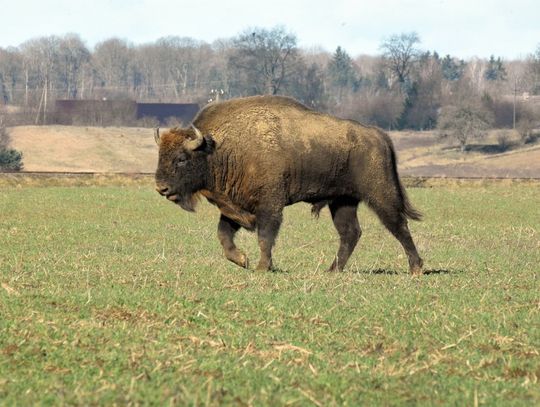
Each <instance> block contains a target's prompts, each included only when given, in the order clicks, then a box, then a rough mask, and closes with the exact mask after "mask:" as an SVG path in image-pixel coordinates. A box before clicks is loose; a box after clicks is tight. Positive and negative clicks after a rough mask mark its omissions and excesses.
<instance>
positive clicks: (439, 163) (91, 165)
mask: <svg viewBox="0 0 540 407" xmlns="http://www.w3.org/2000/svg"><path fill="white" fill-rule="evenodd" d="M10 132H11V136H12V145H13V147H14V148H16V149H18V150H20V151H22V152H23V154H24V168H25V171H52V172H54V171H61V172H107V173H111V172H112V173H114V172H127V173H138V172H145V173H151V172H153V171H154V170H155V168H156V163H157V148H156V145H155V143H154V139H153V135H152V130H151V129H146V128H130V127H76V126H20V127H14V128H11V129H10ZM390 135H391V137H392V139H393V140H394V143H395V146H396V150H397V152H398V159H399V169H400V173H401V174H402V175H407V176H425V177H431V176H443V177H444V176H446V177H509V178H512V177H524V178H529V177H532V178H540V144H538V143H537V144H535V145H532V146H528V147H521V148H516V149H514V150H511V151H508V152H505V153H500V154H493V153H490V154H487V153H484V152H481V150H482V149H477V150H478V151H473V152H468V153H466V154H463V153H461V152H459V151H457V149H456V148H452V147H451V146H450V147H449V146H446V145H444V144H441V143H440V142H439V140H438V139H437V138H436V137H435V135H434V134H433V133H432V132H391V133H390ZM490 142H491V143H493V142H494V141H493V140H490V139H489V138H488V140H486V141H485V143H490ZM486 146H487V147H489V146H490V145H489V144H486V145H484V147H486Z"/></svg>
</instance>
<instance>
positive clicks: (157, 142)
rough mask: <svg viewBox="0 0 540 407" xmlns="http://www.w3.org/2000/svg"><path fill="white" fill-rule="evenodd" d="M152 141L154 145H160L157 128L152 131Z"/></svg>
mask: <svg viewBox="0 0 540 407" xmlns="http://www.w3.org/2000/svg"><path fill="white" fill-rule="evenodd" d="M154 140H155V141H156V144H157V145H158V146H159V145H160V144H161V138H160V137H159V127H156V128H155V129H154Z"/></svg>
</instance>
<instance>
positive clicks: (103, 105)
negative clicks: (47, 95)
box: [55, 99, 199, 125]
mask: <svg viewBox="0 0 540 407" xmlns="http://www.w3.org/2000/svg"><path fill="white" fill-rule="evenodd" d="M55 110H56V114H55V118H56V120H55V121H56V122H57V123H58V124H66V125H71V124H87V125H111V124H124V125H125V124H126V123H133V122H134V121H136V120H140V119H144V118H151V119H155V120H156V121H157V122H158V123H159V124H160V125H167V123H169V122H171V121H176V122H180V123H182V124H184V125H187V124H189V123H190V122H191V121H192V120H193V118H194V117H195V115H196V114H197V112H198V111H199V105H198V104H196V103H138V102H134V101H132V100H107V99H102V100H88V99H86V100H73V99H66V100H57V101H56V109H55Z"/></svg>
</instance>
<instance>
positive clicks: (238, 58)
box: [230, 27, 300, 95]
mask: <svg viewBox="0 0 540 407" xmlns="http://www.w3.org/2000/svg"><path fill="white" fill-rule="evenodd" d="M234 46H235V48H236V52H235V53H234V55H233V56H232V57H231V59H230V63H231V65H233V66H234V67H235V68H237V69H238V70H239V71H241V73H243V74H244V75H245V77H246V80H247V82H248V83H249V84H250V85H251V86H250V87H251V91H248V92H249V93H259V94H261V93H263V94H270V95H276V94H278V93H279V92H280V91H281V88H282V86H283V85H284V83H285V81H286V80H287V77H288V76H289V75H290V74H291V72H292V71H293V70H294V69H293V66H294V64H295V62H296V61H297V60H298V59H299V58H300V57H299V53H298V50H297V47H296V36H295V35H294V34H291V33H287V32H286V31H285V29H284V28H283V27H276V28H273V29H271V30H266V29H263V28H254V29H251V30H246V31H244V32H243V33H242V34H240V35H239V36H238V37H237V38H236V39H235V41H234Z"/></svg>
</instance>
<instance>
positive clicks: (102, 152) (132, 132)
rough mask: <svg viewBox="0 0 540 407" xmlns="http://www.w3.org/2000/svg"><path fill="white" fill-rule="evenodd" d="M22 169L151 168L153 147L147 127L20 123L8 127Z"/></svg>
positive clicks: (128, 170) (154, 150) (61, 170)
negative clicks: (21, 162) (22, 124)
mask: <svg viewBox="0 0 540 407" xmlns="http://www.w3.org/2000/svg"><path fill="white" fill-rule="evenodd" d="M10 133H11V138H12V146H13V147H14V148H16V149H17V150H20V151H22V152H23V162H24V169H25V171H51V172H56V171H60V172H129V173H136V172H153V171H155V169H156V163H157V147H156V143H155V142H154V138H153V135H152V130H151V129H144V128H135V127H76V126H20V127H14V128H11V129H10Z"/></svg>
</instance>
